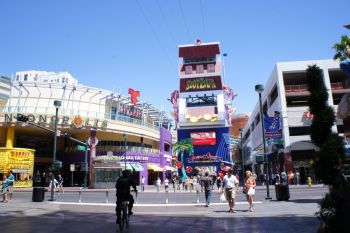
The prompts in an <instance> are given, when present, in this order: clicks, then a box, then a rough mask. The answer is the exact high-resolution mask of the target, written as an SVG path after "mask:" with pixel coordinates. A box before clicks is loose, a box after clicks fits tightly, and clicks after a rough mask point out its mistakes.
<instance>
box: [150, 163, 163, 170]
mask: <svg viewBox="0 0 350 233" xmlns="http://www.w3.org/2000/svg"><path fill="white" fill-rule="evenodd" d="M147 169H148V170H153V171H155V172H162V171H163V168H161V167H160V166H158V165H156V164H148V165H147Z"/></svg>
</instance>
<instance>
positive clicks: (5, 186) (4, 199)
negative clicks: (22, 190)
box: [1, 176, 9, 203]
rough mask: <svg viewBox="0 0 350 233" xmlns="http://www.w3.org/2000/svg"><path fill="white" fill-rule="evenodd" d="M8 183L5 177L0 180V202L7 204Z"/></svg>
mask: <svg viewBox="0 0 350 233" xmlns="http://www.w3.org/2000/svg"><path fill="white" fill-rule="evenodd" d="M8 192H9V190H8V182H7V177H6V176H4V178H3V180H2V186H1V194H2V201H1V202H5V203H6V202H8V200H7V194H8Z"/></svg>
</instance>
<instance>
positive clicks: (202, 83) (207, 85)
mask: <svg viewBox="0 0 350 233" xmlns="http://www.w3.org/2000/svg"><path fill="white" fill-rule="evenodd" d="M209 90H222V83H221V77H220V76H214V77H205V78H182V79H180V92H192V91H209Z"/></svg>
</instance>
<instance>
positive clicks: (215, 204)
mask: <svg viewBox="0 0 350 233" xmlns="http://www.w3.org/2000/svg"><path fill="white" fill-rule="evenodd" d="M50 203H51V204H59V205H85V206H115V204H110V203H76V202H57V201H56V202H50ZM261 203H262V202H261V201H254V204H261ZM235 204H236V205H244V204H248V203H247V202H246V201H244V202H243V201H238V202H235ZM204 205H205V203H182V204H134V206H140V207H166V206H204ZM210 205H211V206H219V205H227V203H212V204H210Z"/></svg>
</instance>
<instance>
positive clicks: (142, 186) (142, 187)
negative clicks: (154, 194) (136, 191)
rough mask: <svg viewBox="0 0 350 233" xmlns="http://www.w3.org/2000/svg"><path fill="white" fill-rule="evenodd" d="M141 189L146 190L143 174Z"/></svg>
mask: <svg viewBox="0 0 350 233" xmlns="http://www.w3.org/2000/svg"><path fill="white" fill-rule="evenodd" d="M141 191H142V192H144V191H145V177H143V176H142V177H141Z"/></svg>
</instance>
